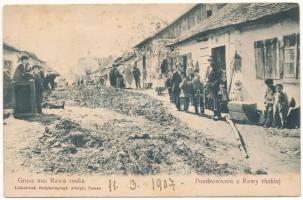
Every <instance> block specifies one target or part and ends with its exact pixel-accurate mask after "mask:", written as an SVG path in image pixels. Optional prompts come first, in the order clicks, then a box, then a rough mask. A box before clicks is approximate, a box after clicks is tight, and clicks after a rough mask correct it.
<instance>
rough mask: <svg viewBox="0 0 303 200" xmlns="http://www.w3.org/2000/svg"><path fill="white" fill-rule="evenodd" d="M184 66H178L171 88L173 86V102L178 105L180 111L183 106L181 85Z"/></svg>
mask: <svg viewBox="0 0 303 200" xmlns="http://www.w3.org/2000/svg"><path fill="white" fill-rule="evenodd" d="M182 74H183V72H182V66H181V64H178V65H177V69H176V71H175V72H174V73H173V76H172V78H171V86H172V97H173V101H174V103H175V104H176V107H177V109H178V110H181V104H180V92H181V90H180V84H181V82H182Z"/></svg>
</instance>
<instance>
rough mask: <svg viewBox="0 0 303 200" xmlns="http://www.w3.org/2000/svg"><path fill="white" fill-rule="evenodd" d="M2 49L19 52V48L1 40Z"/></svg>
mask: <svg viewBox="0 0 303 200" xmlns="http://www.w3.org/2000/svg"><path fill="white" fill-rule="evenodd" d="M3 49H5V50H8V51H14V52H21V51H20V50H19V49H17V48H15V47H13V46H11V45H9V44H7V43H5V42H3Z"/></svg>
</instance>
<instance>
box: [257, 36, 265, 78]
mask: <svg viewBox="0 0 303 200" xmlns="http://www.w3.org/2000/svg"><path fill="white" fill-rule="evenodd" d="M254 45H255V67H256V76H257V78H258V79H264V77H265V73H264V60H265V59H264V44H263V41H256V42H255V44H254Z"/></svg>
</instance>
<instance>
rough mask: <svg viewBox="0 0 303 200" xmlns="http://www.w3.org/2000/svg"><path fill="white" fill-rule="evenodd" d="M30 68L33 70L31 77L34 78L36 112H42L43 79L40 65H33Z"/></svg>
mask: <svg viewBox="0 0 303 200" xmlns="http://www.w3.org/2000/svg"><path fill="white" fill-rule="evenodd" d="M32 70H33V79H34V80H35V92H36V108H37V113H38V114H42V101H43V79H42V77H41V67H40V66H39V65H34V66H33V68H32Z"/></svg>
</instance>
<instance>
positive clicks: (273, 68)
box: [264, 38, 280, 79]
mask: <svg viewBox="0 0 303 200" xmlns="http://www.w3.org/2000/svg"><path fill="white" fill-rule="evenodd" d="M277 41H278V39H277V38H274V39H269V40H265V48H264V51H265V57H264V58H265V62H264V63H265V78H272V79H279V78H280V70H279V66H278V64H277Z"/></svg>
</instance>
